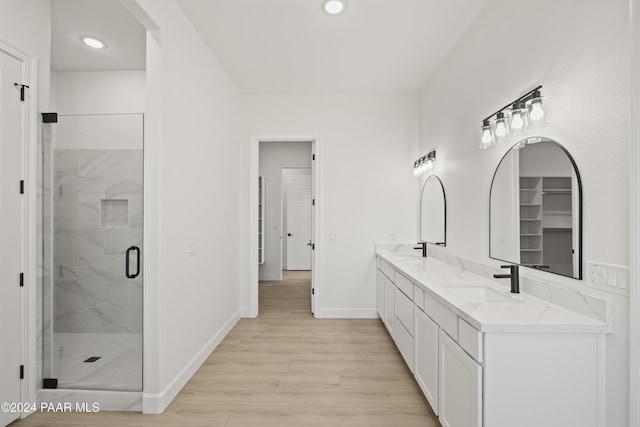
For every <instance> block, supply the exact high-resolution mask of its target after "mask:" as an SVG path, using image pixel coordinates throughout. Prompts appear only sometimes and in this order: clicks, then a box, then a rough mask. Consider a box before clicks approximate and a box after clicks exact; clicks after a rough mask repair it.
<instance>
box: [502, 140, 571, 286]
mask: <svg viewBox="0 0 640 427" xmlns="http://www.w3.org/2000/svg"><path fill="white" fill-rule="evenodd" d="M489 197H490V212H489V256H490V257H491V258H495V259H498V260H502V261H507V262H510V263H514V264H520V265H523V266H527V267H532V268H536V269H539V270H543V271H548V272H550V273H555V274H560V275H562V276H568V277H573V278H574V279H582V184H581V181H580V174H579V172H578V168H577V166H576V163H575V161H574V160H573V157H571V155H570V154H569V152H568V151H567V150H566V149H565V148H564V147H563V146H562V145H560V144H558V143H557V142H555V141H552V140H550V139H547V138H539V137H538V138H528V139H526V140H523V141H520V142H519V143H517V144H516V145H514V146H513V147H512V149H510V150H509V151H508V152H507V153H506V154H505V155H504V157H503V158H502V160H501V161H500V164H499V165H498V168H497V169H496V172H495V174H494V176H493V182H492V183H491V193H490V196H489Z"/></svg>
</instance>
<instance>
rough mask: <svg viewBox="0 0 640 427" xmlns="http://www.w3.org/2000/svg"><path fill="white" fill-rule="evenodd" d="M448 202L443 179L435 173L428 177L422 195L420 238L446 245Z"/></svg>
mask: <svg viewBox="0 0 640 427" xmlns="http://www.w3.org/2000/svg"><path fill="white" fill-rule="evenodd" d="M446 217H447V203H446V198H445V196H444V186H443V185H442V181H440V178H438V177H437V176H435V175H431V176H429V177H428V178H427V180H426V181H425V183H424V186H423V187H422V195H421V196H420V240H421V241H424V242H427V243H433V244H436V245H440V246H445V245H446V241H447V240H446V237H447V236H446V235H447V226H446Z"/></svg>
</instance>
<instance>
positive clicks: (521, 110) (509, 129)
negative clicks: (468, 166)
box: [479, 86, 549, 148]
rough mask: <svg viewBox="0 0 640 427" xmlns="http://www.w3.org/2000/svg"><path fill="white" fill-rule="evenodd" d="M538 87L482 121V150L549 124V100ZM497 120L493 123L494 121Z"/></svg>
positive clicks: (540, 87)
mask: <svg viewBox="0 0 640 427" xmlns="http://www.w3.org/2000/svg"><path fill="white" fill-rule="evenodd" d="M540 89H542V86H538V87H536V88H535V89H532V90H530V91H529V92H527V93H526V94H524V95H522V96H521V97H520V98H518V99H516V100H515V101H512V102H510V103H509V104H507V105H505V106H504V107H502V108H501V109H499V110H498V111H496V112H495V113H493V114H491V115H490V116H489V117H487V118H485V119H483V120H482V127H481V128H480V145H479V147H480V148H489V147H491V146H493V145H495V144H496V143H497V142H502V141H506V140H508V139H510V138H512V137H515V136H520V135H524V134H525V133H526V132H527V129H530V128H534V127H538V126H542V125H546V124H548V123H549V111H548V108H547V99H546V98H545V97H544V96H542V94H541V92H540ZM494 117H495V119H494V120H493V122H492V119H493V118H494Z"/></svg>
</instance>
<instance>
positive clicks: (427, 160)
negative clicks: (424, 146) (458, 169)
mask: <svg viewBox="0 0 640 427" xmlns="http://www.w3.org/2000/svg"><path fill="white" fill-rule="evenodd" d="M435 162H436V150H433V151H429V152H428V153H427V154H425V155H424V156H422V157H420V158H419V159H418V160H416V161H415V162H413V176H415V177H416V178H417V177H419V176H422V174H423V173H426V172H428V171H430V170H431V169H433V165H434V164H435Z"/></svg>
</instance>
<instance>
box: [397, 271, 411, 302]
mask: <svg viewBox="0 0 640 427" xmlns="http://www.w3.org/2000/svg"><path fill="white" fill-rule="evenodd" d="M395 283H396V286H397V287H398V288H400V290H401V291H402V292H404V294H405V295H406V296H408V297H409V299H411V300H413V282H412V281H411V280H409V279H407V278H406V277H404V276H403V275H402V274H400V273H398V272H396V282H395Z"/></svg>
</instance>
